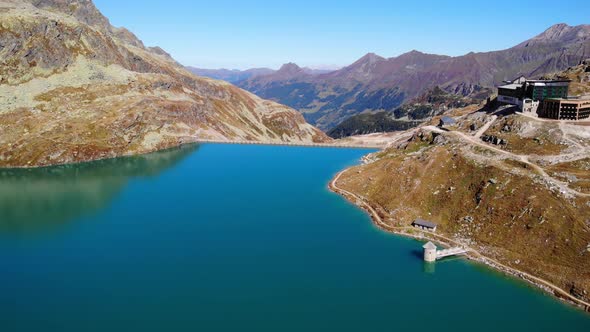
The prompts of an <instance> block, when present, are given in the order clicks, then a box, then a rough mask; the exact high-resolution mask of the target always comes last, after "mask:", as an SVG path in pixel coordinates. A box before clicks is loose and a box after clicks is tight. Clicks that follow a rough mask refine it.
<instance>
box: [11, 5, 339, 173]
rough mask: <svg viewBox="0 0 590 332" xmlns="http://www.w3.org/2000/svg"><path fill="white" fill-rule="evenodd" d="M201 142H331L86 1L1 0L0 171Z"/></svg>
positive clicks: (290, 115)
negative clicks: (192, 67) (202, 73)
mask: <svg viewBox="0 0 590 332" xmlns="http://www.w3.org/2000/svg"><path fill="white" fill-rule="evenodd" d="M199 139H210V140H220V141H227V140H240V141H242V140H249V141H265V142H306V143H309V142H323V141H327V140H329V138H328V137H327V136H326V135H325V134H324V133H322V132H321V131H319V130H318V129H316V128H314V127H312V126H311V125H309V124H308V123H306V122H305V120H304V118H303V117H302V116H301V114H300V113H298V112H297V111H295V110H293V109H291V108H288V107H286V106H283V105H280V104H277V103H275V102H272V101H267V100H263V99H261V98H259V97H257V96H255V95H253V94H252V93H249V92H247V91H244V90H241V89H239V88H237V87H235V86H233V85H231V84H229V83H226V82H223V81H217V80H212V79H209V78H202V77H198V76H196V75H194V74H192V73H190V72H189V71H188V70H186V68H184V67H183V66H181V65H180V64H179V63H177V62H176V61H175V60H174V59H172V57H171V56H170V55H169V54H168V53H166V52H165V51H164V50H162V49H160V48H158V47H146V46H145V45H144V44H143V43H142V42H141V41H140V40H139V39H138V38H137V37H136V36H135V35H134V34H133V33H131V32H130V31H128V30H126V29H124V28H115V27H113V26H112V25H111V24H110V23H109V20H108V19H107V18H106V17H105V16H103V15H102V14H101V13H100V12H99V11H98V9H97V8H96V7H95V6H94V4H93V3H92V1H90V0H0V167H33V166H46V165H54V164H64V163H70V162H80V161H89V160H96V159H104V158H111V157H117V156H121V155H131V154H138V153H146V152H152V151H155V150H161V149H165V148H169V147H172V146H176V145H179V144H182V143H186V142H193V141H196V140H199Z"/></svg>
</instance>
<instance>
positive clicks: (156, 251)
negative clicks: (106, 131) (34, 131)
mask: <svg viewBox="0 0 590 332" xmlns="http://www.w3.org/2000/svg"><path fill="white" fill-rule="evenodd" d="M368 152H369V151H368V150H355V149H328V148H297V147H277V146H243V145H209V144H206V145H200V146H198V145H192V146H185V147H182V148H178V149H173V150H168V151H164V152H159V153H154V154H150V155H145V156H137V157H130V158H120V159H115V160H107V161H100V162H95V163H88V164H81V165H71V166H62V167H55V168H47V169H40V170H4V171H2V170H0V331H2V332H12V331H60V332H69V331H76V332H81V331H519V332H523V331H586V332H587V331H590V315H588V314H586V313H584V312H582V311H580V310H577V309H574V308H572V307H570V306H567V305H565V304H562V303H560V302H559V301H556V300H554V299H553V298H551V297H550V296H547V295H545V294H544V293H542V292H541V291H538V290H536V289H534V288H532V287H529V286H528V285H526V284H525V283H523V282H521V281H519V280H516V279H513V278H508V277H505V276H503V275H501V274H499V273H496V272H494V271H492V270H490V269H488V268H486V267H482V266H479V265H477V264H474V263H471V262H468V261H466V260H463V259H449V260H444V261H441V262H437V263H436V264H435V265H425V263H424V262H423V261H422V259H421V245H422V244H421V243H420V242H418V241H415V240H411V239H406V238H401V237H398V236H394V235H391V234H386V233H384V232H382V231H380V230H379V229H377V228H376V227H374V226H373V224H372V223H371V220H370V218H369V217H368V215H367V214H366V213H364V212H363V211H361V210H360V209H358V208H356V207H355V206H353V205H351V204H350V203H348V202H347V201H346V200H344V199H343V198H341V197H340V196H338V195H336V194H334V193H332V192H330V191H329V190H328V188H327V184H328V182H329V181H330V179H331V178H332V177H333V176H334V175H335V174H336V173H337V172H338V171H340V170H341V169H343V168H345V167H347V166H350V165H353V164H356V163H358V162H359V159H360V158H361V156H363V155H364V154H366V153H368Z"/></svg>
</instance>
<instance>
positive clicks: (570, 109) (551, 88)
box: [498, 77, 590, 121]
mask: <svg viewBox="0 0 590 332" xmlns="http://www.w3.org/2000/svg"><path fill="white" fill-rule="evenodd" d="M507 83H508V84H506V85H502V86H499V87H498V102H500V103H503V104H509V105H515V106H518V107H519V108H520V110H521V111H522V112H523V113H527V114H531V115H533V116H539V117H543V118H549V119H556V120H574V121H575V120H583V119H588V118H589V117H590V99H578V98H568V94H569V85H570V83H571V81H570V80H527V79H525V78H524V77H521V78H519V79H517V80H515V81H513V82H507Z"/></svg>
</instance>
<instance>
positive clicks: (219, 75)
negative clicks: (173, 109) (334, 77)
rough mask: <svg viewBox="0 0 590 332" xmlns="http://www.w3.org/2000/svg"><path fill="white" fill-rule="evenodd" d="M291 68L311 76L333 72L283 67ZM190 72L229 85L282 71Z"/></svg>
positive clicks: (193, 69) (259, 69)
mask: <svg viewBox="0 0 590 332" xmlns="http://www.w3.org/2000/svg"><path fill="white" fill-rule="evenodd" d="M285 66H286V68H289V67H293V66H296V67H297V68H298V69H297V70H299V69H301V70H302V71H303V72H305V73H307V74H310V75H320V74H326V73H329V72H331V71H332V70H328V69H312V68H307V67H305V68H299V66H297V65H295V64H293V63H288V64H285V65H283V67H285ZM186 68H187V69H188V70H189V71H190V72H192V73H193V74H195V75H199V76H203V77H209V78H213V79H216V80H223V81H227V82H229V83H237V82H240V81H244V80H247V79H251V78H255V77H259V76H267V75H272V74H275V73H277V72H279V71H281V69H282V68H281V69H279V70H274V69H270V68H252V69H246V70H238V69H202V68H196V67H190V66H189V67H186Z"/></svg>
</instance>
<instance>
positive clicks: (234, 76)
mask: <svg viewBox="0 0 590 332" xmlns="http://www.w3.org/2000/svg"><path fill="white" fill-rule="evenodd" d="M187 69H188V70H189V71H190V72H191V73H193V74H195V75H198V76H203V77H209V78H213V79H216V80H222V81H226V82H229V83H236V82H239V81H243V80H247V79H249V78H254V77H257V76H263V75H268V74H272V73H273V72H274V70H272V69H270V68H252V69H248V70H238V69H201V68H195V67H187Z"/></svg>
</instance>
